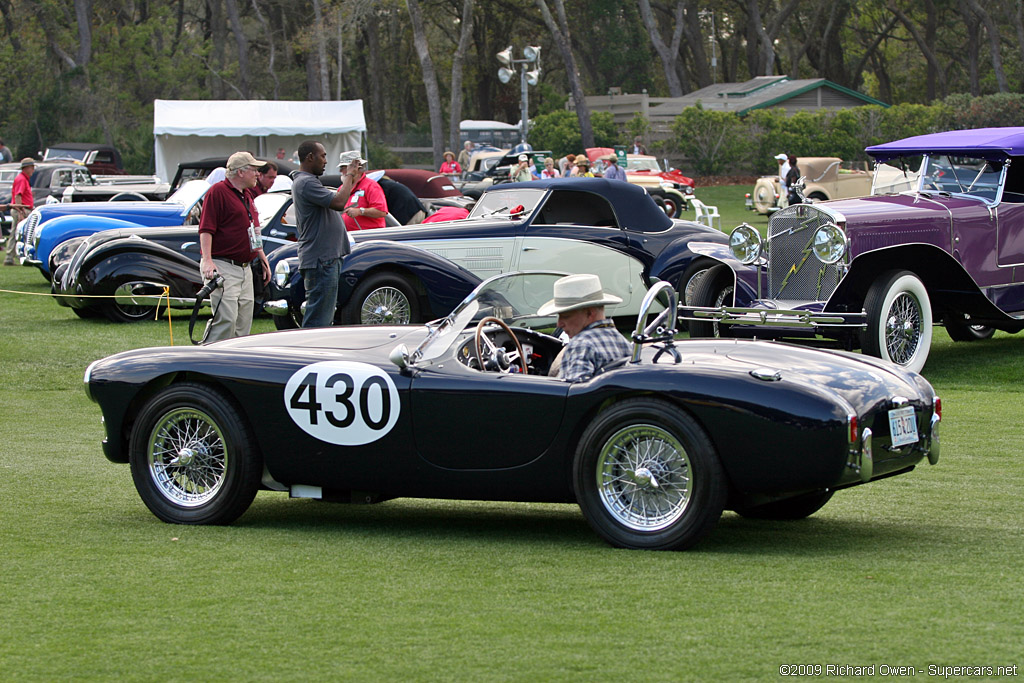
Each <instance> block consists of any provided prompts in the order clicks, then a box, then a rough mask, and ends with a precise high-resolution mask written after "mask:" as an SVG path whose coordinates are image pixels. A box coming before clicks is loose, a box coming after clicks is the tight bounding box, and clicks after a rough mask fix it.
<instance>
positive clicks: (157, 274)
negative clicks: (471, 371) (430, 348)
mask: <svg viewBox="0 0 1024 683" xmlns="http://www.w3.org/2000/svg"><path fill="white" fill-rule="evenodd" d="M256 208H257V210H258V211H259V215H260V226H261V227H260V231H261V234H262V235H263V246H264V250H265V251H266V252H267V254H268V257H270V258H273V252H274V251H275V250H276V249H288V248H289V247H293V246H294V244H295V235H296V228H295V216H294V208H293V205H292V200H291V194H290V193H287V192H271V193H268V194H263V195H260V196H259V197H257V198H256ZM67 243H69V244H71V245H72V248H73V249H74V250H75V251H74V252H73V256H71V257H70V260H69V261H67V262H66V263H62V265H60V266H58V267H57V268H56V269H55V271H54V272H55V273H56V276H55V277H54V278H53V284H52V286H51V289H52V291H53V293H54V294H60V295H63V296H59V297H57V301H58V303H60V304H61V305H63V306H69V307H71V308H72V309H73V310H74V311H75V313H76V314H78V315H79V316H81V317H84V318H88V317H95V316H100V315H105V316H107V317H108V318H110V319H111V320H114V321H115V322H134V321H137V320H150V319H152V318H153V317H154V313H155V307H156V306H157V305H159V304H160V303H161V302H162V303H167V298H163V299H161V296H162V295H163V292H164V288H165V287H167V288H169V290H170V305H171V307H172V308H186V309H190V308H192V307H193V306H194V304H195V299H196V293H197V292H198V291H199V289H200V288H201V287H202V286H203V279H202V275H201V274H200V272H199V257H200V253H199V235H198V233H197V232H196V227H195V226H189V227H166V228H143V227H133V228H124V229H120V230H104V231H102V232H97V233H95V234H93V235H90V236H88V237H82V238H76V239H75V240H68V242H67ZM282 245H284V246H282ZM55 258H56V259H58V260H60V261H64V260H65V258H66V257H65V256H64V255H62V254H59V253H58V254H57V255H56V256H55ZM397 264H402V267H403V268H404V269H405V272H408V273H409V276H410V278H411V279H412V281H413V282H414V283H415V285H414V287H415V288H414V289H412V290H411V293H410V294H409V296H410V297H413V298H414V300H415V303H416V305H417V306H418V308H417V310H418V311H422V312H423V314H425V315H426V314H431V315H432V316H433V317H438V316H442V315H446V314H447V313H448V312H449V311H451V310H452V308H454V307H455V306H456V305H457V304H458V303H459V302H460V301H462V299H463V298H465V296H466V295H467V294H468V293H469V292H471V291H473V288H474V287H476V286H477V285H478V284H479V283H480V278H479V277H477V276H476V275H473V274H472V273H470V272H469V271H467V270H465V269H464V268H461V267H460V266H458V265H456V264H454V263H452V262H451V261H448V260H446V259H443V258H441V257H439V256H435V255H434V254H430V253H427V252H424V251H422V250H420V249H417V248H416V247H413V246H410V245H405V244H396V243H390V242H389V243H384V242H376V243H372V244H365V245H357V246H356V247H355V248H354V249H353V253H352V255H351V256H349V257H347V258H346V259H345V267H344V270H343V272H342V277H343V278H344V281H345V282H348V283H351V286H352V287H353V288H355V289H360V288H363V289H365V288H370V289H371V290H376V289H378V288H379V287H380V282H381V279H380V276H379V272H380V271H382V270H387V269H389V268H394V267H397ZM270 289H273V286H271V287H270ZM94 297H99V298H94ZM266 297H267V291H266V290H265V289H264V288H262V287H259V286H258V287H257V291H256V300H257V310H260V309H261V307H262V302H263V301H264V300H265V299H266ZM423 319H424V320H427V319H429V318H423Z"/></svg>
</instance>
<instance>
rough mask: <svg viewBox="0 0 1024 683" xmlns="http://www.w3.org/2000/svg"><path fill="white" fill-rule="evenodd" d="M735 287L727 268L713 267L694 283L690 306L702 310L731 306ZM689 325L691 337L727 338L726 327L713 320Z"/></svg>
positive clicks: (723, 266) (724, 266) (730, 272)
mask: <svg viewBox="0 0 1024 683" xmlns="http://www.w3.org/2000/svg"><path fill="white" fill-rule="evenodd" d="M735 287H736V284H735V282H734V281H733V274H732V269H731V268H729V266H726V265H717V266H713V267H711V268H709V269H708V271H707V272H706V273H705V274H704V275H703V276H701V278H700V279H699V280H697V282H695V283H694V286H693V298H692V299H691V301H692V303H691V304H690V305H691V306H700V307H703V308H721V307H722V306H732V304H733V292H734V291H735ZM689 323H690V336H691V337H727V336H729V333H728V326H726V325H719V324H718V323H717V322H715V321H713V320H691V321H689Z"/></svg>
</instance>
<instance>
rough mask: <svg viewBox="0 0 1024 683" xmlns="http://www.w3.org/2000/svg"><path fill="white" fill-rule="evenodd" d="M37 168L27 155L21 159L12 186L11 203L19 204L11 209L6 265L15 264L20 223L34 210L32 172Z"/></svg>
mask: <svg viewBox="0 0 1024 683" xmlns="http://www.w3.org/2000/svg"><path fill="white" fill-rule="evenodd" d="M35 170H36V162H35V160H34V159H30V158H28V157H25V158H24V159H22V160H21V173H19V174H18V175H16V176H15V177H14V183H13V184H12V186H11V204H12V205H13V204H16V205H18V206H16V207H14V208H12V209H11V216H12V217H13V218H14V223H13V225H12V226H11V236H10V237H8V238H7V245H6V246H5V247H4V250H5V251H6V253H5V254H4V265H5V266H13V265H14V245H15V244H16V243H17V241H18V237H17V234H18V223H21V222H22V221H23V220H25V219H26V218H28V214H29V213H30V212H31V211H32V207H33V206H35V203H34V202H33V200H32V183H31V182H30V181H31V180H32V173H34V172H35Z"/></svg>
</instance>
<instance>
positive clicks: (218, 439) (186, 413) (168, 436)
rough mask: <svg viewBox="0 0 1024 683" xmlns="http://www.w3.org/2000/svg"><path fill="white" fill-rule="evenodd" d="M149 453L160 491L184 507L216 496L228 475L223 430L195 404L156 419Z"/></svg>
mask: <svg viewBox="0 0 1024 683" xmlns="http://www.w3.org/2000/svg"><path fill="white" fill-rule="evenodd" d="M147 457H148V466H149V474H150V477H151V478H152V480H153V484H154V485H155V486H156V489H157V491H158V492H159V493H160V495H162V496H163V497H164V498H166V499H167V500H168V501H169V502H171V503H173V504H175V505H179V506H181V507H184V508H194V507H198V506H201V505H205V504H206V503H208V502H210V501H211V500H213V499H214V498H216V496H217V493H218V492H219V491H220V489H221V487H222V486H223V485H224V481H225V478H226V476H227V471H228V455H227V442H226V440H225V438H224V434H223V433H222V432H221V430H220V428H219V427H218V426H217V424H216V422H215V421H214V420H213V419H212V418H211V417H210V416H209V415H207V414H206V413H205V412H203V411H200V410H196V409H194V408H176V409H174V410H171V411H169V412H167V413H166V414H164V415H163V417H161V418H160V419H159V420H158V421H157V423H156V425H155V426H154V427H153V430H152V431H151V432H150V436H149V443H148V448H147Z"/></svg>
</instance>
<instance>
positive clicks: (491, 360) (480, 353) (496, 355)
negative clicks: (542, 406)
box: [473, 316, 526, 375]
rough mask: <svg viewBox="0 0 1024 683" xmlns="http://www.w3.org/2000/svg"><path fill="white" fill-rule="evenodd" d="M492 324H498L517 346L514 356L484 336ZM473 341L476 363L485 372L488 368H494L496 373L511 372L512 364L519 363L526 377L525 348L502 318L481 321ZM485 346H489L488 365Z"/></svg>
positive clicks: (491, 317) (492, 317) (489, 317)
mask: <svg viewBox="0 0 1024 683" xmlns="http://www.w3.org/2000/svg"><path fill="white" fill-rule="evenodd" d="M491 323H494V324H496V325H497V326H498V327H500V328H501V329H503V330H504V331H505V332H507V333H508V336H510V337H512V341H513V342H514V343H515V345H516V350H515V352H514V354H510V353H506V352H505V349H504V348H502V347H500V346H497V345H496V344H495V343H494V342H492V341H491V340H490V338H489V337H488V336H487V335H486V334H484V328H485V327H486V326H487V325H489V324H491ZM473 341H474V343H473V350H474V351H475V352H476V362H477V364H478V365H479V366H480V369H481V370H483V371H484V372H486V371H487V369H488V367H491V368H494V369H495V370H496V372H509V371H510V369H511V368H512V363H515V362H518V363H519V367H520V368H521V371H522V373H523V374H524V375H525V374H526V356H524V355H523V347H522V345H521V344H520V343H519V339H517V338H516V335H515V334H514V333H513V332H512V328H511V327H509V326H508V325H506V324H505V321H504V320H502V319H501V318H495V317H494V316H487V317H486V318H484V319H483V320H481V321H480V322H479V323H478V324H477V326H476V335H475V337H474V340H473ZM484 345H486V346H487V356H486V360H487V361H488V362H487V363H485V362H484V360H485V358H484ZM488 364H489V365H488Z"/></svg>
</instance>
